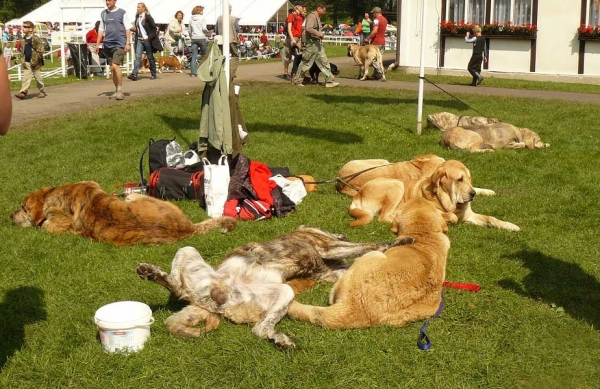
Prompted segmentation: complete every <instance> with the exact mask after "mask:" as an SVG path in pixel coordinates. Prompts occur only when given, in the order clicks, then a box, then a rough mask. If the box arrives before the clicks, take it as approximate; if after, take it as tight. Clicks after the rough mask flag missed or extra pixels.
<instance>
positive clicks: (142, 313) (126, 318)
mask: <svg viewBox="0 0 600 389" xmlns="http://www.w3.org/2000/svg"><path fill="white" fill-rule="evenodd" d="M94 323H96V325H97V326H98V330H99V332H100V342H101V343H102V347H103V348H104V351H106V352H108V353H114V352H132V351H138V350H141V349H143V348H144V342H146V339H148V337H149V336H150V325H151V324H152V323H154V318H153V317H152V310H151V309H150V307H149V306H147V305H146V304H144V303H140V302H137V301H118V302H116V303H111V304H108V305H105V306H103V307H101V308H100V309H98V310H97V311H96V314H95V315H94Z"/></svg>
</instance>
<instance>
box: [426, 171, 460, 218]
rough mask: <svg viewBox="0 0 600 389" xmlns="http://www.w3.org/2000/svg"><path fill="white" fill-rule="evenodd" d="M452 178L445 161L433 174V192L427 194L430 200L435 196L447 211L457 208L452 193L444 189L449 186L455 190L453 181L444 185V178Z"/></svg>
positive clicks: (431, 186)
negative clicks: (449, 175)
mask: <svg viewBox="0 0 600 389" xmlns="http://www.w3.org/2000/svg"><path fill="white" fill-rule="evenodd" d="M450 179H451V178H450V177H448V172H447V169H446V163H445V162H444V163H443V164H441V165H440V166H439V167H438V168H437V169H435V171H434V172H433V174H432V175H431V183H430V190H431V193H427V194H426V198H427V199H428V200H431V199H432V198H433V197H435V198H436V199H437V201H438V202H439V203H440V205H441V206H442V208H444V210H445V211H446V212H454V211H455V210H456V204H455V203H454V201H453V200H452V198H453V197H454V196H453V195H452V194H451V193H447V192H446V190H445V189H444V187H447V186H449V187H450V188H451V189H450V190H452V191H453V190H455V189H454V185H453V184H452V183H450V185H444V180H450Z"/></svg>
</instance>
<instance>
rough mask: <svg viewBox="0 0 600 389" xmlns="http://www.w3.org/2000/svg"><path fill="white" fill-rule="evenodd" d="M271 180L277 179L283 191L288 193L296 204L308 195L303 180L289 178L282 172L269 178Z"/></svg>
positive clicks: (276, 181)
mask: <svg viewBox="0 0 600 389" xmlns="http://www.w3.org/2000/svg"><path fill="white" fill-rule="evenodd" d="M269 180H271V181H275V183H276V184H277V186H279V187H280V188H281V191H282V192H283V194H284V195H286V196H287V197H288V198H289V199H290V200H292V201H293V202H294V204H300V203H301V202H302V199H303V198H304V197H306V188H305V187H304V182H303V181H302V180H288V179H287V178H285V177H283V176H282V175H281V174H278V175H276V176H273V177H271V178H269Z"/></svg>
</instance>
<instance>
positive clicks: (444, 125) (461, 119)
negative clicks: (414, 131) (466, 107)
mask: <svg viewBox="0 0 600 389" xmlns="http://www.w3.org/2000/svg"><path fill="white" fill-rule="evenodd" d="M499 121H500V120H498V119H496V118H486V117H484V116H462V115H461V116H458V115H455V114H453V113H450V112H437V113H434V114H431V115H428V116H427V127H436V128H437V129H438V130H440V131H446V130H448V129H450V128H452V127H456V126H463V127H464V126H469V127H472V126H480V125H483V124H492V123H498V122H499Z"/></svg>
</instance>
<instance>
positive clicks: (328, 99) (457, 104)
mask: <svg viewBox="0 0 600 389" xmlns="http://www.w3.org/2000/svg"><path fill="white" fill-rule="evenodd" d="M308 96H309V97H311V98H313V99H315V100H320V101H323V102H325V103H328V104H331V103H346V104H356V105H359V106H364V105H365V103H368V104H376V105H398V104H412V105H415V106H416V105H417V98H416V97H415V98H414V99H399V98H394V97H369V98H365V96H362V95H330V94H327V95H308ZM423 103H424V104H426V105H431V106H436V107H440V108H444V109H448V110H452V111H456V110H459V111H460V110H466V109H470V107H469V106H468V105H467V104H465V103H463V102H461V101H457V100H439V99H435V100H432V99H425V100H424V101H423Z"/></svg>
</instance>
